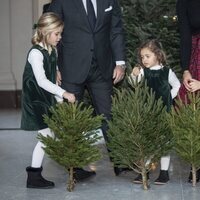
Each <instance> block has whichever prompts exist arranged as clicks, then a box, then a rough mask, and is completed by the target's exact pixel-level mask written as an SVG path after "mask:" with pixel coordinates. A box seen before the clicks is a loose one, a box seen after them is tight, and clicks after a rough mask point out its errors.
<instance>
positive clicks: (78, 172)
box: [74, 168, 96, 181]
mask: <svg viewBox="0 0 200 200" xmlns="http://www.w3.org/2000/svg"><path fill="white" fill-rule="evenodd" d="M94 175H96V172H95V171H86V170H84V169H82V168H75V169H74V179H75V180H76V181H82V180H84V179H87V178H90V177H92V176H94Z"/></svg>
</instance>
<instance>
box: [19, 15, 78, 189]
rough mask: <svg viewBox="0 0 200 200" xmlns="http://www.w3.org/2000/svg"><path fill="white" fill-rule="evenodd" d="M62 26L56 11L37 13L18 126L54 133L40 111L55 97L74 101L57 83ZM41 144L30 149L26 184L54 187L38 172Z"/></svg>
mask: <svg viewBox="0 0 200 200" xmlns="http://www.w3.org/2000/svg"><path fill="white" fill-rule="evenodd" d="M62 30H63V22H62V21H61V19H60V18H59V17H58V16H57V15H56V14H54V13H45V14H43V15H42V16H41V17H40V19H39V21H38V23H37V25H36V31H35V34H34V36H33V38H32V44H33V46H32V48H31V49H30V50H29V52H28V55H27V61H26V65H25V68H24V73H23V86H22V118H21V128H22V129H23V130H32V131H38V133H40V134H42V135H44V136H47V135H49V136H51V137H53V133H52V132H51V131H50V129H49V128H48V127H47V125H46V124H45V123H44V121H43V115H44V114H48V112H49V108H50V107H51V106H53V105H54V104H55V103H56V100H57V101H62V100H63V98H64V99H66V100H68V102H71V103H73V102H75V96H74V94H71V93H69V92H67V91H65V90H63V89H62V88H61V87H59V86H58V85H57V83H56V69H57V52H56V45H57V44H58V42H59V41H60V39H61V33H62ZM43 147H44V145H43V144H42V143H41V142H40V141H38V143H37V144H36V146H35V148H34V150H33V154H32V163H31V166H29V167H27V168H26V171H27V173H28V178H27V187H28V188H52V187H54V183H53V182H51V181H48V180H45V179H44V178H43V177H42V175H41V172H42V161H43V157H44V150H43Z"/></svg>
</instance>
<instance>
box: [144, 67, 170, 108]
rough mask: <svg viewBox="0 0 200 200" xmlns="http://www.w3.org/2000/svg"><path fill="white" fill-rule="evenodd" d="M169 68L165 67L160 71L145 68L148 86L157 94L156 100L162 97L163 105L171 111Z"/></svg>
mask: <svg viewBox="0 0 200 200" xmlns="http://www.w3.org/2000/svg"><path fill="white" fill-rule="evenodd" d="M168 76H169V68H167V67H163V68H161V69H159V70H150V69H148V68H144V77H145V80H147V85H148V86H149V87H150V88H152V89H153V91H154V92H155V97H156V99H159V98H160V97H162V100H163V104H164V105H165V106H166V107H167V111H169V110H170V107H171V105H172V96H171V86H170V85H169V81H168Z"/></svg>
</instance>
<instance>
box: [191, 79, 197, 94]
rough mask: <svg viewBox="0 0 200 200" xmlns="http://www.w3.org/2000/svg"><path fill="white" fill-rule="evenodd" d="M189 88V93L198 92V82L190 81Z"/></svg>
mask: <svg viewBox="0 0 200 200" xmlns="http://www.w3.org/2000/svg"><path fill="white" fill-rule="evenodd" d="M189 86H190V91H191V92H195V91H197V90H200V81H198V80H196V79H190V82H189Z"/></svg>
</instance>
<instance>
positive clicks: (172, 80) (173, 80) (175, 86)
mask: <svg viewBox="0 0 200 200" xmlns="http://www.w3.org/2000/svg"><path fill="white" fill-rule="evenodd" d="M162 68H163V66H162V65H156V66H153V67H151V68H149V69H150V70H159V69H162ZM131 77H132V79H133V81H134V82H135V81H136V79H137V81H138V82H140V81H141V79H142V77H144V69H143V68H141V69H140V73H139V75H138V76H134V75H133V74H131ZM168 82H169V84H170V86H171V96H172V99H174V98H175V97H176V96H177V94H178V91H179V88H180V86H181V83H180V81H179V79H178V78H177V76H176V74H175V73H174V72H173V71H172V70H171V69H169V76H168Z"/></svg>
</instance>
